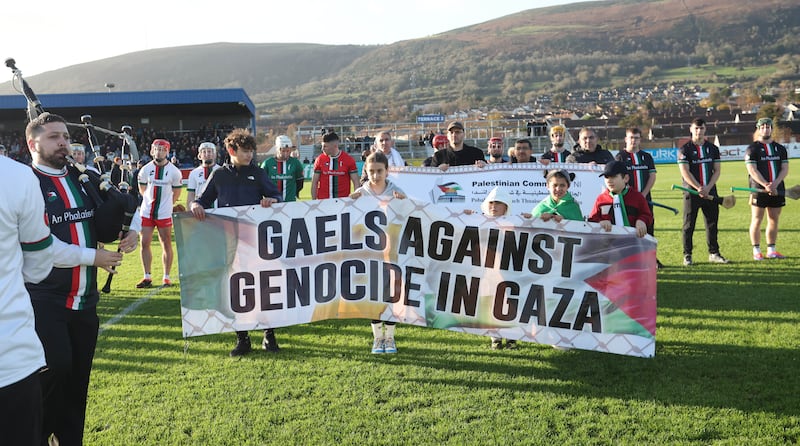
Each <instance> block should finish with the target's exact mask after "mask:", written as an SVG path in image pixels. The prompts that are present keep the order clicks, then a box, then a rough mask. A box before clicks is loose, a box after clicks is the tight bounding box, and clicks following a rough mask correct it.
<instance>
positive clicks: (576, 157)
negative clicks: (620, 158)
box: [567, 127, 614, 164]
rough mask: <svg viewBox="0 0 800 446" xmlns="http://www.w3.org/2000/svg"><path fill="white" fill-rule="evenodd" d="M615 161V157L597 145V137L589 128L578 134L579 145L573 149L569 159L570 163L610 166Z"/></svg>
mask: <svg viewBox="0 0 800 446" xmlns="http://www.w3.org/2000/svg"><path fill="white" fill-rule="evenodd" d="M613 160H614V155H612V154H611V152H609V151H608V150H604V149H603V148H602V147H601V146H600V144H598V143H597V135H596V134H595V133H594V130H592V129H590V128H588V127H584V128H582V129H581V131H580V133H578V143H577V144H575V147H573V150H572V155H570V156H568V157H567V162H568V163H586V164H608V163H609V162H610V161H613Z"/></svg>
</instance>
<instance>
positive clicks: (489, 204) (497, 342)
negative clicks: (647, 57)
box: [464, 186, 530, 350]
mask: <svg viewBox="0 0 800 446" xmlns="http://www.w3.org/2000/svg"><path fill="white" fill-rule="evenodd" d="M481 211H482V212H483V215H486V216H488V217H503V216H506V215H509V214H511V196H510V195H509V194H508V192H506V191H505V190H503V189H500V187H499V186H497V187H495V188H494V189H492V190H491V191H489V195H487V196H486V198H485V199H484V200H483V203H481ZM464 212H465V213H466V214H472V213H473V211H472V210H471V209H465V210H464ZM523 215H524V214H523ZM528 218H530V214H528ZM502 348H503V338H496V337H494V336H492V350H500V349H502ZM505 348H506V349H508V350H516V348H517V341H515V340H513V339H506V346H505Z"/></svg>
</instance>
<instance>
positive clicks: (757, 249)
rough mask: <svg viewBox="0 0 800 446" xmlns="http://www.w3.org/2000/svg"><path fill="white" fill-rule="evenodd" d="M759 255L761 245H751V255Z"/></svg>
mask: <svg viewBox="0 0 800 446" xmlns="http://www.w3.org/2000/svg"><path fill="white" fill-rule="evenodd" d="M756 254H761V245H753V255H756Z"/></svg>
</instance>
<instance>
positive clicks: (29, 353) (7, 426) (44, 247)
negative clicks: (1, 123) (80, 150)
mask: <svg viewBox="0 0 800 446" xmlns="http://www.w3.org/2000/svg"><path fill="white" fill-rule="evenodd" d="M0 171H2V172H3V175H0V196H1V197H2V199H0V257H2V258H3V261H2V262H0V364H3V365H2V367H0V443H2V444H39V443H40V442H41V436H42V390H41V383H40V381H39V376H38V372H39V370H41V369H42V368H43V367H44V366H45V359H44V350H43V349H42V343H41V342H40V341H39V337H38V336H37V335H36V330H35V325H34V316H33V307H32V306H31V298H30V295H28V292H27V291H26V289H25V285H24V283H23V281H25V282H40V281H41V280H42V279H44V278H45V277H47V275H48V274H49V273H50V270H51V269H52V267H53V255H52V250H53V245H52V243H53V239H52V237H51V236H50V228H48V227H47V225H46V224H45V212H44V200H43V199H42V192H41V190H40V189H39V181H38V180H37V179H36V177H35V176H34V174H33V172H32V171H31V169H30V168H29V167H28V166H25V165H23V164H21V163H18V162H16V161H13V160H11V159H10V158H5V157H0Z"/></svg>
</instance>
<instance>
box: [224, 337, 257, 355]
mask: <svg viewBox="0 0 800 446" xmlns="http://www.w3.org/2000/svg"><path fill="white" fill-rule="evenodd" d="M251 351H253V347H252V346H251V345H250V336H247V337H244V338H238V339H237V340H236V347H234V348H233V350H231V353H230V355H231V357H232V358H235V357H237V356H244V355H246V354H248V353H250V352H251Z"/></svg>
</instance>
